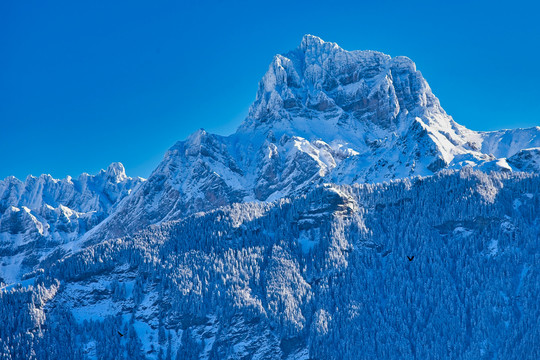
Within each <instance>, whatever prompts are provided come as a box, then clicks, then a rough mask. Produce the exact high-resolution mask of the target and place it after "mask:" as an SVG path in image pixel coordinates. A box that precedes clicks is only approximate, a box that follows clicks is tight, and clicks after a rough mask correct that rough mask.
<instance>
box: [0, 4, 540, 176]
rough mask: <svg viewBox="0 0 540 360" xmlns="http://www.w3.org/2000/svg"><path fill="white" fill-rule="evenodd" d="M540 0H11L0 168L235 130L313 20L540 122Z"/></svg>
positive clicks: (329, 32) (1, 60) (138, 152)
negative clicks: (268, 75)
mask: <svg viewBox="0 0 540 360" xmlns="http://www.w3.org/2000/svg"><path fill="white" fill-rule="evenodd" d="M539 13H540V7H539V5H536V2H534V1H530V2H523V1H519V0H517V1H512V2H504V3H502V2H498V1H460V0H456V1H429V2H427V1H426V2H423V1H395V2H394V1H361V0H356V1H349V2H343V1H317V0H312V1H292V0H289V1H281V0H273V1H244V2H240V1H234V0H233V1H205V0H198V1H186V0H183V1H125V2H122V1H54V0H51V1H11V0H7V1H2V2H0V125H1V127H0V154H1V155H0V178H4V177H6V176H8V175H15V176H17V177H18V178H20V179H24V178H25V177H26V175H28V174H34V175H36V174H40V173H50V174H51V175H53V176H54V177H64V176H66V175H68V174H69V175H72V176H76V175H78V174H80V173H81V172H89V173H95V172H97V171H98V170H99V169H101V168H106V167H107V165H108V164H109V163H111V162H113V161H121V162H123V163H124V165H125V166H126V169H127V173H128V175H140V176H143V177H146V176H148V175H149V174H150V172H151V171H152V170H153V168H154V167H155V166H156V165H157V163H158V162H159V161H160V159H161V158H162V156H163V154H164V153H165V151H166V149H167V148H169V147H170V146H171V145H173V144H174V143H175V142H176V141H177V140H182V139H185V138H186V137H187V136H188V135H189V134H190V133H192V132H193V131H195V130H196V129H198V128H201V127H202V128H205V129H206V130H207V131H210V132H214V133H218V134H223V135H228V134H230V133H232V132H234V131H235V129H236V127H237V126H238V125H239V124H240V122H241V121H242V120H243V118H244V116H245V115H246V113H247V109H248V107H249V105H250V104H251V102H252V101H253V100H254V98H255V93H256V90H257V83H258V81H259V80H260V78H261V77H262V75H263V74H264V73H265V71H266V69H267V67H268V65H269V63H270V61H271V60H272V57H273V55H274V54H276V53H283V52H286V51H288V50H291V49H294V48H295V47H297V46H298V45H299V43H300V41H301V38H302V36H303V35H304V34H306V33H310V34H313V35H317V36H320V37H321V38H323V39H324V40H326V41H334V42H337V43H338V44H339V45H340V46H341V47H343V48H344V49H347V50H357V49H358V50H365V49H371V50H379V51H382V52H385V53H387V54H389V55H392V56H396V55H405V56H408V57H410V58H411V59H413V61H415V62H416V64H417V68H418V69H419V70H420V71H421V72H422V73H423V75H424V77H425V78H426V79H427V80H428V82H429V83H430V85H431V88H432V89H433V91H434V93H435V95H437V96H438V97H439V99H440V100H441V104H442V106H443V107H444V108H445V110H446V111H447V112H448V113H449V114H450V115H452V116H453V117H454V119H455V120H456V121H457V122H459V123H461V124H463V125H465V126H467V127H469V128H471V129H474V130H494V129H499V128H513V127H531V126H536V125H540V115H539V114H540V87H539V84H540V61H539V58H540V25H539V23H540V22H539V20H538V14H539Z"/></svg>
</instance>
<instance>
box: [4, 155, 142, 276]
mask: <svg viewBox="0 0 540 360" xmlns="http://www.w3.org/2000/svg"><path fill="white" fill-rule="evenodd" d="M142 182H143V179H141V178H129V177H127V176H126V173H125V170H124V166H123V165H122V164H121V163H113V164H111V165H110V166H109V167H108V168H107V170H106V171H105V170H102V171H101V172H100V173H98V174H96V175H88V174H82V175H81V176H79V177H78V178H77V179H73V178H71V177H69V176H68V177H67V178H65V179H62V180H58V179H54V178H52V177H51V176H50V175H41V176H39V177H34V176H29V177H27V178H26V180H25V181H24V182H22V181H20V180H18V179H16V178H14V177H8V178H6V179H5V180H4V181H0V213H1V216H0V253H1V254H2V258H1V261H2V263H1V264H0V281H4V282H13V281H16V280H17V279H20V277H21V275H23V274H24V273H25V272H29V271H31V270H32V269H33V268H34V267H35V266H36V265H37V264H39V262H40V261H41V260H43V258H44V257H46V256H47V255H48V254H51V253H55V256H56V257H58V256H61V255H63V254H64V253H65V252H66V250H69V249H71V248H72V246H73V242H74V241H76V240H77V239H78V238H80V237H81V236H82V235H83V234H85V233H86V232H87V231H88V230H90V229H92V228H93V227H94V226H96V225H97V224H99V223H100V222H101V221H103V220H104V219H105V218H106V217H107V216H109V214H110V213H111V212H112V211H113V209H114V207H115V206H116V204H118V203H119V202H120V201H121V200H122V199H123V198H125V197H126V196H128V195H129V194H130V192H131V190H133V189H134V188H135V187H136V186H137V185H139V184H141V183H142Z"/></svg>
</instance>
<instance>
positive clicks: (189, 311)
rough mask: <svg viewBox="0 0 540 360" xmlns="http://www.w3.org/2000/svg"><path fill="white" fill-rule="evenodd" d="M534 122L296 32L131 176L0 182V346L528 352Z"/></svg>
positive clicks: (444, 354) (43, 353)
mask: <svg viewBox="0 0 540 360" xmlns="http://www.w3.org/2000/svg"><path fill="white" fill-rule="evenodd" d="M539 134H540V127H534V128H530V129H515V130H501V131H494V132H475V131H471V130H468V129H466V128H465V127H463V126H461V125H459V124H458V123H456V122H455V121H454V120H453V119H452V118H451V117H450V116H449V115H448V114H446V112H445V111H444V110H443V108H442V107H441V105H440V103H439V100H438V99H437V98H436V97H435V95H434V94H433V92H432V91H431V89H430V87H429V85H428V84H427V82H426V80H425V79H424V78H423V77H422V75H421V73H420V72H419V71H418V70H417V69H416V66H415V64H414V63H413V62H412V61H411V60H410V59H408V58H405V57H394V58H392V57H390V56H388V55H385V54H382V53H379V52H375V51H346V50H343V49H341V48H340V47H339V46H338V45H336V44H334V43H330V42H324V41H323V40H321V39H319V38H317V37H315V36H311V35H306V36H305V37H304V38H303V40H302V42H301V44H300V46H299V47H298V48H297V49H295V50H293V51H291V52H289V53H286V54H283V55H277V56H276V57H275V58H274V59H273V61H272V63H271V64H270V66H269V68H268V71H267V72H266V74H265V75H264V77H263V79H262V80H261V82H260V84H259V89H258V92H257V96H256V100H255V102H254V103H253V105H252V106H251V108H250V110H249V113H248V116H247V118H246V119H245V121H244V122H243V123H242V124H241V126H240V127H239V128H238V130H237V131H236V132H235V133H234V134H232V135H230V136H218V135H213V134H209V133H207V132H206V131H204V130H199V131H197V132H196V133H194V134H193V135H191V136H190V137H189V138H188V139H186V140H184V141H180V142H178V143H176V144H175V145H174V146H173V147H171V148H170V149H169V150H168V151H167V153H166V154H165V156H164V158H163V160H162V162H161V163H160V164H159V165H158V167H157V168H156V169H155V170H154V172H153V173H152V174H151V175H150V177H149V178H148V180H146V181H144V180H143V179H140V178H129V177H127V176H126V174H125V172H124V168H123V166H122V165H121V164H119V163H115V164H112V165H111V166H110V167H109V168H108V169H107V171H102V172H100V173H99V174H97V175H94V176H90V175H87V174H83V175H81V176H80V177H79V178H78V179H77V180H74V179H72V178H70V177H68V178H67V179H64V180H55V179H52V178H51V177H50V176H47V175H42V176H40V177H39V178H35V177H29V178H27V179H26V181H25V182H24V183H23V182H21V181H19V180H17V179H15V178H7V179H6V180H4V181H3V182H0V282H2V283H4V284H0V286H4V287H3V288H2V289H0V309H2V310H1V311H0V321H2V323H3V325H4V326H1V327H0V358H1V359H4V358H6V359H19V358H20V359H23V358H24V359H48V358H62V359H96V358H98V359H109V358H110V359H118V358H129V359H145V358H146V359H173V358H176V359H197V358H200V359H237V358H255V359H257V358H258V359H262V358H265V359H310V358H320V359H333V358H340V359H357V358H385V359H390V358H396V359H397V358H399V359H401V358H453V359H471V358H495V357H498V358H505V359H511V358H516V359H524V358H540V352H539V349H538V347H537V346H535V344H536V343H537V339H538V338H539V336H540V334H539V333H538V330H537V329H540V317H539V316H538V306H537V301H536V298H535V297H534V294H537V293H538V292H539V291H540V289H539V284H540V281H539V280H538V277H539V273H538V271H537V270H536V269H535V267H534V264H535V259H534V256H535V255H534V254H536V253H537V250H538V241H537V240H538V233H539V231H540V229H539V226H538V224H539V221H538V213H539V209H538V206H539V201H538V194H539V193H540V191H539V189H540V180H539V177H538V172H539V171H540V135H539ZM523 172H524V173H523ZM418 176H422V177H418ZM424 176H425V177H424ZM390 180H392V181H390ZM409 255H412V256H414V261H412V262H410V261H408V260H407V256H409ZM17 284H18V285H17ZM117 332H120V333H122V334H123V335H124V336H122V337H119V336H117ZM66 344H67V345H66ZM359 349H360V350H361V352H359Z"/></svg>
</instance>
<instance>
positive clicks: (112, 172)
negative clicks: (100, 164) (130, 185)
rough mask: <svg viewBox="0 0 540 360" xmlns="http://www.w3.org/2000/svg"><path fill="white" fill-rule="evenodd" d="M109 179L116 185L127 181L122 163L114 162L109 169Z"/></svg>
mask: <svg viewBox="0 0 540 360" xmlns="http://www.w3.org/2000/svg"><path fill="white" fill-rule="evenodd" d="M106 174H107V178H109V179H111V180H112V181H113V182H115V183H119V182H122V181H124V180H126V179H127V175H126V169H125V168H124V165H123V164H122V163H121V162H113V163H111V165H109V167H108V168H107V172H106Z"/></svg>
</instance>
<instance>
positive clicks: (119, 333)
mask: <svg viewBox="0 0 540 360" xmlns="http://www.w3.org/2000/svg"><path fill="white" fill-rule="evenodd" d="M116 332H117V333H118V335H120V337H122V336H124V334H122V333H121V332H120V331H118V330H116Z"/></svg>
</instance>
